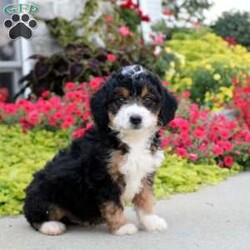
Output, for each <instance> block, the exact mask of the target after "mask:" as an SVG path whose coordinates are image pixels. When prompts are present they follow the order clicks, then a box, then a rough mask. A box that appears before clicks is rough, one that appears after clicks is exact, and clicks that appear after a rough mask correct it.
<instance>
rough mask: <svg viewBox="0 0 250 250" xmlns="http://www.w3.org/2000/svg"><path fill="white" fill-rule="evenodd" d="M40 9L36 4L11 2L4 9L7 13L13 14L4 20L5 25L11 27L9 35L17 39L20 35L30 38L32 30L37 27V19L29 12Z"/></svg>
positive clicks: (32, 12) (35, 11) (33, 12)
mask: <svg viewBox="0 0 250 250" xmlns="http://www.w3.org/2000/svg"><path fill="white" fill-rule="evenodd" d="M38 11H39V9H38V6H37V5H34V4H9V5H6V6H5V7H4V9H3V12H4V13H5V14H12V16H11V18H10V19H6V20H5V21H4V26H5V27H6V28H7V29H9V31H8V33H9V37H10V39H12V40H15V39H16V38H18V37H23V38H25V39H30V38H31V37H32V30H33V29H34V28H36V27H37V21H36V20H35V19H33V18H32V17H31V16H30V15H29V14H35V13H37V12H38Z"/></svg>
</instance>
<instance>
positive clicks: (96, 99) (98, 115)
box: [90, 84, 109, 129]
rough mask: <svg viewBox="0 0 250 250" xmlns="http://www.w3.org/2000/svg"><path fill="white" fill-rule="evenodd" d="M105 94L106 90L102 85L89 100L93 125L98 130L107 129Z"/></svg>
mask: <svg viewBox="0 0 250 250" xmlns="http://www.w3.org/2000/svg"><path fill="white" fill-rule="evenodd" d="M107 93H108V89H107V86H106V84H104V85H103V86H102V87H101V88H100V89H99V90H98V91H97V92H96V93H95V94H94V95H93V96H92V98H91V101H90V108H91V112H92V115H93V119H94V122H95V124H96V125H97V127H98V128H99V129H106V128H108V123H109V119H108V113H107Z"/></svg>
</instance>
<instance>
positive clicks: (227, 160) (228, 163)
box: [223, 156, 234, 167]
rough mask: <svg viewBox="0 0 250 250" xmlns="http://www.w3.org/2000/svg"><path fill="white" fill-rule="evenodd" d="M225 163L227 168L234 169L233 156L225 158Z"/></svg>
mask: <svg viewBox="0 0 250 250" xmlns="http://www.w3.org/2000/svg"><path fill="white" fill-rule="evenodd" d="M223 163H224V165H225V166H226V167H232V166H233V164H234V159H233V157H232V156H225V157H224V159H223Z"/></svg>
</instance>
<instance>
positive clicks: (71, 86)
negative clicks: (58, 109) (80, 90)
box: [65, 82, 76, 91]
mask: <svg viewBox="0 0 250 250" xmlns="http://www.w3.org/2000/svg"><path fill="white" fill-rule="evenodd" d="M75 87H76V85H75V83H73V82H67V83H65V89H66V91H70V90H73V89H75Z"/></svg>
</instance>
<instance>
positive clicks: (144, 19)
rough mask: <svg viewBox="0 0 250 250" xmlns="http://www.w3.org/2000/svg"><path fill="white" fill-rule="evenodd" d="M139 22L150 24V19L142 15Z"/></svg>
mask: <svg viewBox="0 0 250 250" xmlns="http://www.w3.org/2000/svg"><path fill="white" fill-rule="evenodd" d="M141 20H142V21H144V22H150V17H149V16H148V15H143V16H142V17H141Z"/></svg>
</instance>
